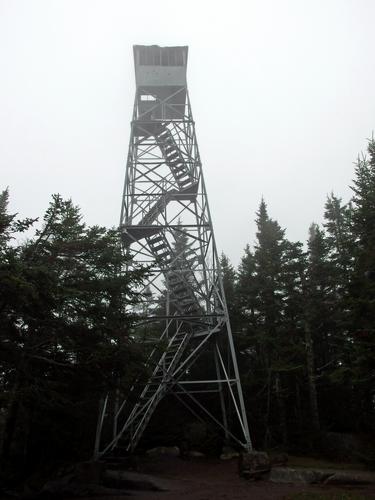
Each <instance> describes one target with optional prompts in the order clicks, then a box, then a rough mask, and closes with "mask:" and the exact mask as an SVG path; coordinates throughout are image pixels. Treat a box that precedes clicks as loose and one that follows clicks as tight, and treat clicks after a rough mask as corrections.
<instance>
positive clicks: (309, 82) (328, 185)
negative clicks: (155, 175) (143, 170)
mask: <svg viewBox="0 0 375 500" xmlns="http://www.w3.org/2000/svg"><path fill="white" fill-rule="evenodd" d="M374 19H375V2H373V1H371V0H325V1H323V0H311V1H310V0H294V1H293V0H284V1H283V2H281V1H278V0H272V1H271V0H268V1H267V0H254V1H251V0H246V1H240V0H233V1H231V2H220V1H217V0H215V1H207V0H206V1H197V0H191V1H190V2H178V1H176V0H174V1H169V0H168V1H167V0H154V1H152V2H151V1H150V2H143V3H142V4H141V3H139V2H130V1H113V0H105V1H104V0H103V1H93V0H65V1H62V0H61V1H60V0H25V1H20V0H12V1H11V0H0V68H1V78H0V166H1V173H2V176H1V180H2V182H1V186H0V188H1V189H3V188H5V187H6V186H9V189H10V195H11V210H13V211H18V212H19V215H20V216H29V217H37V216H40V215H42V213H43V211H44V210H45V208H46V207H47V205H48V202H49V199H50V196H51V194H52V193H57V192H59V193H61V194H62V195H63V196H64V197H71V198H72V199H73V200H74V201H75V202H76V203H77V204H79V205H80V206H81V208H82V211H83V214H84V216H85V220H86V221H87V222H88V223H89V224H101V225H106V226H112V225H117V224H118V221H119V215H120V206H121V195H122V188H123V182H124V174H125V160H126V156H127V149H128V141H129V134H130V120H131V114H132V108H133V100H134V92H135V84H134V67H133V54H132V46H133V44H145V45H147V44H158V45H188V46H189V62H188V86H189V93H190V99H191V104H192V110H193V114H194V119H195V122H196V132H197V138H198V143H199V147H200V153H201V157H202V163H203V171H204V175H205V180H206V185H207V190H208V196H209V201H210V206H211V213H212V216H213V222H214V229H215V233H216V239H217V244H218V247H219V251H224V252H225V253H227V254H228V255H229V257H230V258H231V259H232V261H233V262H234V263H235V264H237V263H238V261H239V259H240V257H241V254H242V251H243V247H244V246H245V245H246V243H250V244H252V243H253V242H254V239H255V224H254V218H255V211H256V210H257V207H258V205H259V202H260V199H261V197H262V196H264V198H265V200H266V202H267V204H268V207H269V212H270V215H271V216H272V217H273V218H277V219H278V221H279V223H280V225H281V226H282V227H284V228H286V229H287V233H286V234H287V237H288V238H290V239H292V240H301V241H304V240H305V239H306V238H307V230H308V226H309V225H310V223H311V222H312V221H315V222H318V223H320V222H322V218H323V208H324V202H325V199H326V196H327V194H328V193H330V192H331V191H332V190H333V191H334V192H335V193H336V194H337V195H339V196H342V198H343V199H344V201H346V200H348V199H349V197H350V190H349V188H348V185H349V184H350V182H351V179H352V178H353V161H354V160H355V159H356V157H357V155H358V153H359V152H360V151H361V150H364V149H365V148H366V138H368V137H369V136H370V135H371V133H372V130H373V129H374V124H375V98H374V89H375V65H374V56H373V48H374V46H375V30H374V29H373V21H374Z"/></svg>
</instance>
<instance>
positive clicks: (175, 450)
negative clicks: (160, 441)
mask: <svg viewBox="0 0 375 500" xmlns="http://www.w3.org/2000/svg"><path fill="white" fill-rule="evenodd" d="M146 455H148V456H149V457H160V456H167V457H178V456H180V449H179V447H178V446H158V447H156V448H151V449H150V450H147V451H146Z"/></svg>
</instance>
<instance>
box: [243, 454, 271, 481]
mask: <svg viewBox="0 0 375 500" xmlns="http://www.w3.org/2000/svg"><path fill="white" fill-rule="evenodd" d="M270 469H271V463H270V459H269V456H268V455H267V453H264V452H261V451H255V450H254V451H249V452H243V453H241V454H240V456H239V461H238V472H239V475H240V476H242V477H245V478H247V479H259V478H260V477H261V476H262V475H263V474H267V473H268V472H269V471H270Z"/></svg>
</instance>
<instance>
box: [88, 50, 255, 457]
mask: <svg viewBox="0 0 375 500" xmlns="http://www.w3.org/2000/svg"><path fill="white" fill-rule="evenodd" d="M187 57H188V47H159V46H142V45H136V46H134V62H135V78H136V96H135V103H134V112H133V119H132V124H131V136H130V144H129V153H128V158H127V167H126V176H125V187H124V193H123V199H122V209H121V220H120V229H121V232H122V243H123V247H124V251H130V252H131V255H132V263H133V265H134V266H139V265H146V266H147V267H148V268H149V269H150V272H149V275H148V279H147V280H146V283H145V284H144V288H143V290H140V292H141V293H142V297H143V307H142V311H141V312H140V311H138V313H139V317H140V319H139V322H140V323H139V326H138V333H137V328H135V330H134V336H135V337H136V336H137V335H140V334H139V331H142V332H143V334H144V332H145V331H146V332H150V335H151V337H152V336H153V337H156V338H149V337H148V336H147V335H146V336H145V338H146V342H150V345H152V346H153V348H152V349H150V353H149V357H148V361H147V366H146V367H143V368H144V369H145V370H147V373H148V374H149V375H148V376H149V378H148V380H147V381H146V382H143V383H140V382H137V381H136V382H135V383H134V386H133V388H132V390H131V394H130V395H127V396H128V397H127V398H125V397H122V396H121V393H120V391H118V393H117V397H116V398H115V401H114V402H112V403H111V402H110V399H111V398H110V397H109V396H107V397H106V398H105V399H104V400H103V404H102V409H101V414H100V415H99V421H98V429H97V438H96V450H95V455H96V457H101V456H103V455H105V454H108V453H109V452H111V451H112V450H114V449H115V448H116V447H117V446H121V447H122V448H124V447H125V448H126V450H127V451H128V452H131V451H133V450H134V448H135V447H136V446H137V444H138V442H139V440H140V438H141V436H142V434H143V432H144V430H145V428H146V426H147V424H148V422H149V421H150V418H151V416H152V415H153V413H154V411H155V409H156V407H157V406H158V403H159V402H160V401H161V399H162V398H163V397H164V396H166V395H167V394H173V395H174V396H175V397H176V398H177V399H178V400H179V401H180V402H181V403H182V404H183V405H184V406H185V407H186V408H187V409H188V410H190V411H191V412H192V413H193V415H194V416H195V417H197V418H199V419H203V418H207V419H210V420H211V421H212V422H213V423H214V424H215V425H216V426H218V428H221V430H222V432H223V434H224V436H225V438H226V439H227V440H232V441H233V442H235V443H236V444H237V445H240V446H241V447H242V448H244V449H246V450H248V451H250V450H251V449H252V445H251V440H250V434H249V429H248V423H247V418H246V412H245V406H244V400H243V395H242V389H241V383H240V379H239V373H238V367H237V361H236V354H235V350H234V345H233V339H232V333H231V327H230V323H229V318H228V311H227V306H226V301H225V296H224V290H223V283H222V278H221V272H220V265H219V260H218V254H217V249H216V245H215V239H214V233H213V228H212V221H211V216H210V211H209V206H208V200H207V194H206V188H205V184H204V179H203V172H202V165H201V160H200V156H199V150H198V145H197V140H196V136H195V128H194V121H193V117H192V113H191V107H190V101H189V96H188V90H187V83H186V67H187ZM152 341H154V344H152ZM214 397H215V398H217V408H218V409H220V411H217V412H213V410H212V408H213V403H212V398H214ZM207 398H211V399H210V404H209V405H207V404H206V403H207ZM110 418H111V419H112V420H111V421H112V425H111V433H110V435H109V436H108V433H107V436H105V432H104V431H103V425H104V423H105V420H108V419H110ZM229 422H231V423H229ZM105 438H106V439H105Z"/></svg>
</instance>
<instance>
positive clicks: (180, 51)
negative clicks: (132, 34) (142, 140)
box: [134, 45, 188, 135]
mask: <svg viewBox="0 0 375 500" xmlns="http://www.w3.org/2000/svg"><path fill="white" fill-rule="evenodd" d="M187 57H188V47H159V46H157V45H151V46H145V45H135V46H134V64H135V80H136V85H137V106H138V113H137V114H138V118H137V119H138V120H140V121H142V122H147V121H154V120H181V121H182V120H184V116H185V106H186V94H187V83H186V66H187ZM147 130H149V127H147V126H146V127H144V130H143V132H146V131H147ZM139 135H144V133H142V130H139Z"/></svg>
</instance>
